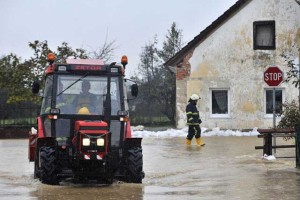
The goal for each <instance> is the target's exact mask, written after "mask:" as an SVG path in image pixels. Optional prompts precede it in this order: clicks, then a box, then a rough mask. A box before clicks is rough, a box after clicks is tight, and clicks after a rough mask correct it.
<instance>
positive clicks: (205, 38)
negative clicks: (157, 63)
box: [165, 0, 300, 129]
mask: <svg viewBox="0 0 300 200" xmlns="http://www.w3.org/2000/svg"><path fill="white" fill-rule="evenodd" d="M299 47H300V1H298V0H238V1H237V2H236V3H235V4H234V5H233V6H232V7H230V8H229V9H228V10H227V11H226V12H225V13H223V15H221V16H220V17H219V18H218V19H216V20H215V21H214V22H213V23H212V24H211V25H209V26H208V27H207V28H206V29H205V30H203V31H202V32H200V34H199V35H197V36H196V37H195V38H194V39H193V40H192V41H190V42H189V43H187V45H186V46H184V47H183V48H182V50H181V51H179V52H178V53H177V54H176V55H174V56H173V57H172V58H171V59H170V60H168V61H167V62H166V63H165V66H168V67H172V68H173V69H174V70H175V73H176V119H177V120H176V121H177V128H182V127H184V126H186V113H185V107H186V104H187V102H188V99H189V97H190V95H191V94H193V93H196V94H199V95H200V97H201V99H200V100H199V101H198V107H199V111H200V116H201V119H202V121H203V123H202V126H204V127H207V128H214V127H220V128H221V129H252V128H254V127H258V128H270V127H273V114H272V113H273V108H272V106H273V88H274V87H270V86H268V84H267V83H265V81H264V75H263V74H264V72H265V71H266V69H267V68H268V67H270V66H277V67H278V68H279V69H280V70H281V71H282V72H283V74H284V75H285V74H286V72H287V71H288V70H289V68H288V67H287V63H286V61H285V58H284V56H283V55H285V56H288V58H289V59H291V60H297V62H298V63H299V57H300V55H299ZM275 88H276V90H275V95H276V97H275V100H276V104H275V105H276V108H277V109H276V112H277V113H278V112H279V110H280V109H281V108H282V104H283V103H285V102H291V101H292V100H297V98H298V95H299V91H298V89H297V88H295V86H294V85H292V83H289V82H288V83H287V82H283V83H281V84H280V85H279V86H277V87H275ZM279 120H280V118H279V117H277V119H276V122H277V123H278V121H279Z"/></svg>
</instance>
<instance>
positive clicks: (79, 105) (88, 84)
mask: <svg viewBox="0 0 300 200" xmlns="http://www.w3.org/2000/svg"><path fill="white" fill-rule="evenodd" d="M107 80H108V79H107V77H99V76H82V75H75V76H74V75H72V76H70V75H60V76H58V79H57V91H56V105H55V106H54V107H55V108H59V109H60V113H61V114H82V115H84V114H91V115H103V112H104V102H105V98H106V95H107V86H108V84H107ZM119 94H120V92H119V84H118V79H117V78H114V77H112V81H111V99H112V100H111V101H112V115H113V114H114V112H115V114H116V113H117V111H118V110H119V108H120V95H119ZM113 104H114V105H113ZM113 107H114V108H116V111H115V109H113Z"/></svg>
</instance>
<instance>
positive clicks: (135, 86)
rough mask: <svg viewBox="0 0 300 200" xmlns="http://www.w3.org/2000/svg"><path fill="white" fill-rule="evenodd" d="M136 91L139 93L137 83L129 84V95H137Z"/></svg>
mask: <svg viewBox="0 0 300 200" xmlns="http://www.w3.org/2000/svg"><path fill="white" fill-rule="evenodd" d="M138 93H139V87H138V85H137V84H136V83H135V84H133V85H131V95H132V96H134V97H137V95H138Z"/></svg>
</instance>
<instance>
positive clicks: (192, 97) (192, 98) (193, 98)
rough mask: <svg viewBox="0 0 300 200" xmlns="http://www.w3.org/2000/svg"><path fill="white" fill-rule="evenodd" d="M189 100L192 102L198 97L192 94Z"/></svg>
mask: <svg viewBox="0 0 300 200" xmlns="http://www.w3.org/2000/svg"><path fill="white" fill-rule="evenodd" d="M190 98H191V100H193V101H195V100H198V99H200V97H199V96H198V95H197V94H192V95H191V97H190Z"/></svg>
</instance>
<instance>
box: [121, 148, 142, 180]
mask: <svg viewBox="0 0 300 200" xmlns="http://www.w3.org/2000/svg"><path fill="white" fill-rule="evenodd" d="M126 171H127V173H126V178H125V179H126V180H125V181H126V182H129V183H142V179H143V178H144V176H145V174H144V171H143V153H142V148H141V147H135V148H133V149H129V150H128V152H127V170H126Z"/></svg>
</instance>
